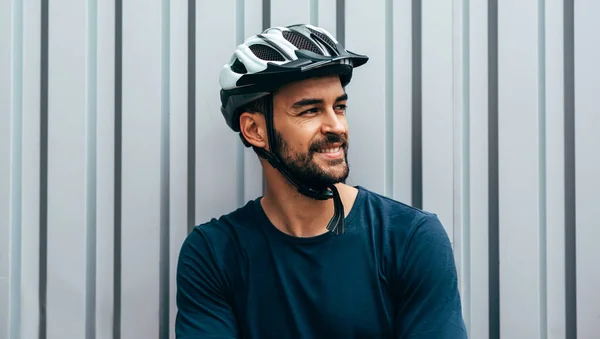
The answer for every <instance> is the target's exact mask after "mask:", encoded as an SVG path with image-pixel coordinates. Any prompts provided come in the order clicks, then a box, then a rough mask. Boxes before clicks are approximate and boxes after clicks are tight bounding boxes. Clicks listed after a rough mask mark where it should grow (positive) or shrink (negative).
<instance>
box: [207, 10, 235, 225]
mask: <svg viewBox="0 0 600 339" xmlns="http://www.w3.org/2000/svg"><path fill="white" fill-rule="evenodd" d="M234 11H235V0H225V1H219V2H214V1H209V0H202V1H198V2H197V3H196V31H197V32H212V33H211V34H197V35H196V224H200V223H203V222H206V221H208V220H210V219H211V218H213V217H218V216H220V215H222V214H225V213H229V212H231V211H232V210H234V209H235V208H236V207H237V206H238V197H237V196H236V195H237V192H238V185H241V184H242V183H240V182H238V179H237V178H238V174H237V173H238V170H237V166H238V161H237V160H238V156H237V154H238V153H237V152H238V146H239V145H238V143H239V142H240V139H239V137H238V136H237V135H236V134H235V133H234V132H233V131H232V130H231V129H230V128H229V127H228V126H227V124H226V123H225V120H224V119H223V116H222V115H221V112H220V111H219V108H220V105H221V102H220V100H219V89H220V88H219V73H220V71H221V68H222V67H223V65H224V64H225V63H226V62H228V61H229V59H230V58H231V55H232V53H233V52H234V51H235V46H236V41H235V40H236V34H235V15H234V14H233V13H235V12H234ZM215 27H219V29H215ZM207 46H210V49H207ZM208 50H210V53H206V51H208ZM215 178H224V179H223V180H215Z"/></svg>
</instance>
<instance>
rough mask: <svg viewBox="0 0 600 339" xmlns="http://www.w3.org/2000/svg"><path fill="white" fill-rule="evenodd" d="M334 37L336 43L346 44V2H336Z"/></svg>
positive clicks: (342, 0)
mask: <svg viewBox="0 0 600 339" xmlns="http://www.w3.org/2000/svg"><path fill="white" fill-rule="evenodd" d="M335 31H336V33H335V35H336V39H337V41H338V42H339V43H340V44H342V45H345V44H346V0H336V12H335Z"/></svg>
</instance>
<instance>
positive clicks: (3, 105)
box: [0, 1, 14, 338]
mask: <svg viewBox="0 0 600 339" xmlns="http://www.w3.org/2000/svg"><path fill="white" fill-rule="evenodd" d="M12 7H13V5H12V4H11V2H10V1H3V2H2V3H0V41H2V43H1V44H0V74H2V76H1V77H0V225H2V226H1V227H0V279H1V278H7V277H8V268H9V266H8V261H9V257H8V255H9V251H10V247H9V239H10V214H9V211H10V194H11V191H10V180H11V173H10V166H11V163H12V162H11V161H10V159H11V151H10V149H11V147H12V145H11V125H12V120H13V119H14V118H11V115H12V114H13V110H12V107H11V106H12V105H13V100H12V98H11V97H12V91H11V89H12V74H13V70H12V68H11V59H12V54H13V42H12V34H13V33H12V32H13V28H12V26H13V25H14V23H13V20H12V12H13V9H12ZM5 287H8V285H6V286H5ZM2 292H3V291H2V290H0V293H2ZM7 293H8V292H7ZM7 295H8V294H7ZM0 305H1V304H0ZM0 321H2V319H1V318H0ZM0 338H2V332H0Z"/></svg>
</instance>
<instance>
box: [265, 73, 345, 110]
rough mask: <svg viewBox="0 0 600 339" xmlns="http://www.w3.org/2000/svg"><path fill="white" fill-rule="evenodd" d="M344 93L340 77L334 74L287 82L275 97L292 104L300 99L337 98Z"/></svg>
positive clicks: (281, 101) (277, 99)
mask: <svg viewBox="0 0 600 339" xmlns="http://www.w3.org/2000/svg"><path fill="white" fill-rule="evenodd" d="M344 93H345V92H344V89H343V88H342V84H341V82H340V78H339V77H338V76H336V75H333V76H327V77H320V78H311V79H306V80H302V81H297V82H293V83H291V84H287V85H285V86H283V87H281V88H280V89H279V90H278V91H277V92H276V93H275V96H274V99H275V101H279V102H280V103H290V104H292V103H293V102H296V101H297V100H300V99H324V100H328V99H330V98H331V99H335V98H337V97H339V96H340V95H343V94H344Z"/></svg>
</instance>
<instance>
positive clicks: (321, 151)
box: [319, 147, 340, 153]
mask: <svg viewBox="0 0 600 339" xmlns="http://www.w3.org/2000/svg"><path fill="white" fill-rule="evenodd" d="M339 150H340V148H339V147H336V148H325V149H321V150H319V153H337V152H338V151H339Z"/></svg>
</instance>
